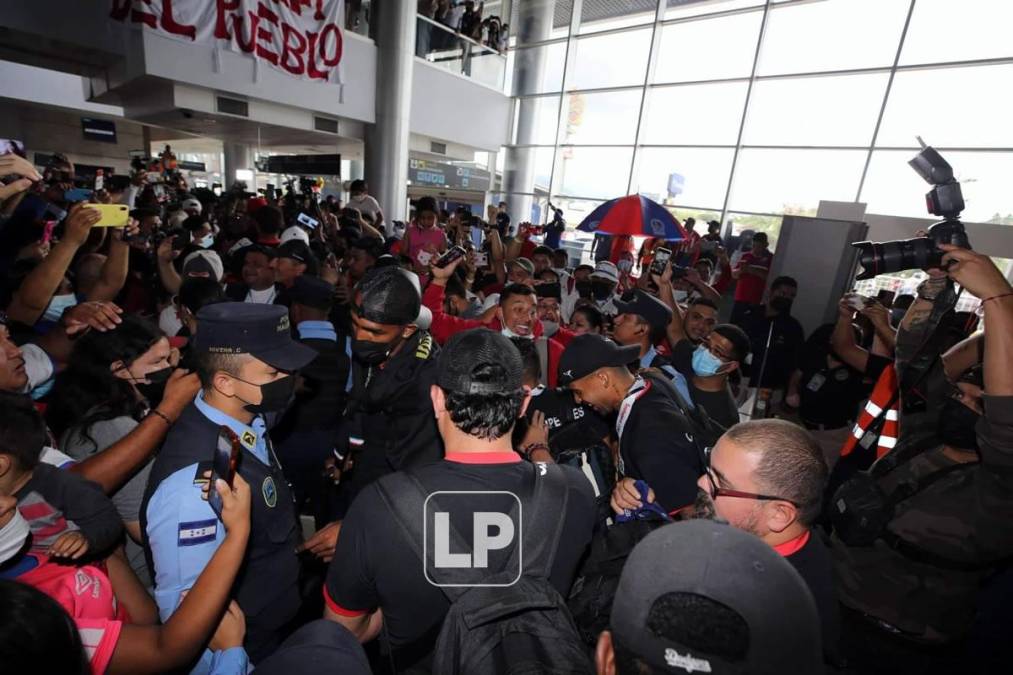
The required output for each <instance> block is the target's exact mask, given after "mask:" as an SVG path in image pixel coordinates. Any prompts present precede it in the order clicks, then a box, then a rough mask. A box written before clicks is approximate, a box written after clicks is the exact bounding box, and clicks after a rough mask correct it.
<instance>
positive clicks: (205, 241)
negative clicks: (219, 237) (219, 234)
mask: <svg viewBox="0 0 1013 675" xmlns="http://www.w3.org/2000/svg"><path fill="white" fill-rule="evenodd" d="M214 243H215V235H213V234H211V233H208V234H205V235H204V236H203V237H201V238H200V239H198V240H197V245H198V246H200V247H201V248H211V247H212V246H214Z"/></svg>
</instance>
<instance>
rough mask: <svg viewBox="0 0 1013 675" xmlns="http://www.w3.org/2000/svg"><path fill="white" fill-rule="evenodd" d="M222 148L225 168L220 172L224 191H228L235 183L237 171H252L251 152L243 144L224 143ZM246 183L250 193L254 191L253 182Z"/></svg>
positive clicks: (248, 147)
mask: <svg viewBox="0 0 1013 675" xmlns="http://www.w3.org/2000/svg"><path fill="white" fill-rule="evenodd" d="M222 146H223V148H224V154H225V168H224V170H223V171H222V173H223V174H224V176H225V179H224V181H223V182H224V186H225V189H226V190H228V189H229V188H230V187H232V184H233V183H235V182H236V171H237V170H240V169H247V170H250V171H252V170H253V151H252V149H251V148H250V146H249V145H247V144H245V143H229V142H225V143H223V144H222ZM246 183H247V185H246V187H247V188H248V189H249V190H250V192H254V191H256V189H257V186H256V185H253V181H249V180H248V181H246ZM279 187H280V186H279Z"/></svg>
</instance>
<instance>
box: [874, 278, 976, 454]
mask: <svg viewBox="0 0 1013 675" xmlns="http://www.w3.org/2000/svg"><path fill="white" fill-rule="evenodd" d="M962 292H963V289H961V290H960V291H959V292H956V293H954V291H953V284H952V283H949V284H947V286H946V289H945V290H944V291H943V292H942V293H941V294H940V296H939V297H938V298H937V299H936V300H937V301H936V302H935V303H934V304H933V306H932V312H931V314H929V318H928V323H929V327H928V328H927V329H926V334H925V337H924V339H922V342H921V344H919V345H918V349H916V350H915V353H914V356H912V357H911V362H912V366H911V367H910V368H908V369H906V370H905V372H904V373H903V375H901V383H900V385H899V386H898V387H897V389H896V391H894V392H893V395H892V396H890V400H889V402H888V403H887V404H886V405H885V406H883V408H882V410H880V412H879V414H877V415H876V417H875V418H873V420H872V422H870V423H869V426H868V427H866V430H865V433H864V434H862V438H860V439H859V441H858V444H859V445H860V446H861V447H863V448H865V449H866V450H868V449H869V448H871V447H872V446H873V445H874V444H875V443H876V439H877V438H879V435H880V432H881V431H882V428H883V425H884V424H885V423H886V415H887V413H888V412H889V411H890V410H891V409H892V408H893V407H894V406H895V405H896V404H897V402H898V401H899V400H900V397H901V394H902V393H910V392H911V391H912V390H914V389H915V388H916V387H917V386H918V385H919V384H921V382H922V380H924V379H925V378H926V377H927V376H928V374H929V373H930V372H932V369H933V368H935V365H936V363H937V362H938V361H939V360H940V359H941V358H942V354H941V353H936V354H935V355H933V356H932V358H931V359H929V360H928V361H923V362H922V363H918V361H919V357H921V356H922V352H924V351H925V348H926V347H927V346H928V345H929V344H930V343H931V342H932V338H933V337H935V333H936V330H937V329H938V328H939V322H940V321H941V320H942V318H943V315H944V314H946V312H948V311H950V310H951V309H953V308H954V307H955V306H956V304H957V300H958V299H959V297H960V294H961V293H962ZM939 300H942V302H939ZM895 454H896V453H895V450H890V452H888V453H887V454H886V455H884V456H883V457H882V458H881V459H880V461H877V462H875V463H874V464H873V469H872V470H873V471H875V473H877V474H882V473H885V471H889V470H891V469H892V468H894V466H895V465H896V462H890V461H882V460H886V459H887V457H891V456H893V455H895Z"/></svg>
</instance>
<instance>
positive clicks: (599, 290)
mask: <svg viewBox="0 0 1013 675" xmlns="http://www.w3.org/2000/svg"><path fill="white" fill-rule="evenodd" d="M613 288H614V287H613V286H612V284H610V283H609V282H607V281H606V282H604V283H599V282H597V281H592V282H591V293H593V294H594V299H595V300H599V301H601V300H608V299H609V297H610V296H611V295H612V291H613Z"/></svg>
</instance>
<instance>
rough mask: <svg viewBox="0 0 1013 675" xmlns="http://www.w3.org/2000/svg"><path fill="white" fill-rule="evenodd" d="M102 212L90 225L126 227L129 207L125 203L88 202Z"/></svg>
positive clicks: (90, 206)
mask: <svg viewBox="0 0 1013 675" xmlns="http://www.w3.org/2000/svg"><path fill="white" fill-rule="evenodd" d="M88 208H89V209H95V210H96V211H98V212H99V213H101V214H102V219H101V220H99V221H98V222H97V223H95V224H94V225H92V227H126V225H127V221H128V220H130V207H128V206H127V205H126V204H88Z"/></svg>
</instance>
